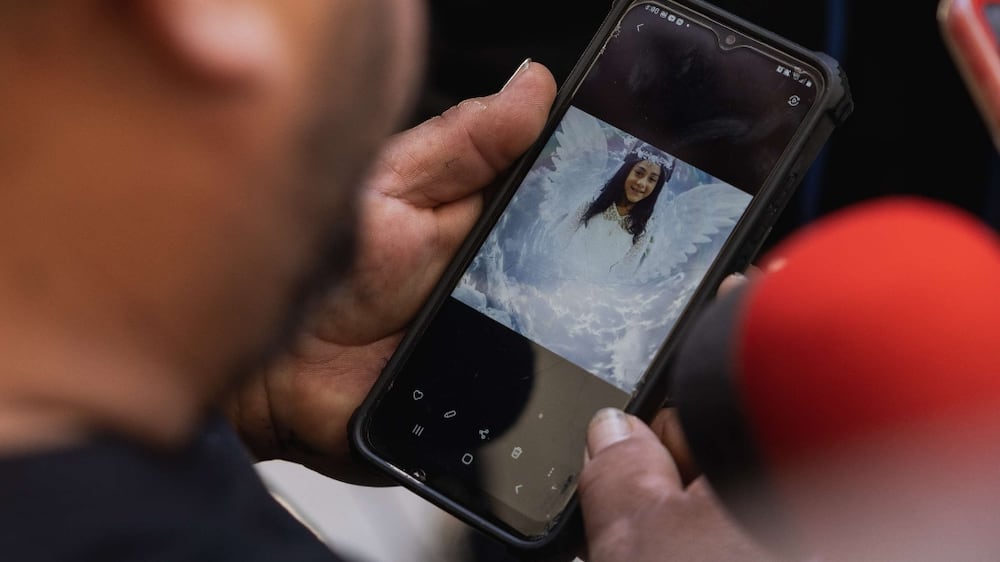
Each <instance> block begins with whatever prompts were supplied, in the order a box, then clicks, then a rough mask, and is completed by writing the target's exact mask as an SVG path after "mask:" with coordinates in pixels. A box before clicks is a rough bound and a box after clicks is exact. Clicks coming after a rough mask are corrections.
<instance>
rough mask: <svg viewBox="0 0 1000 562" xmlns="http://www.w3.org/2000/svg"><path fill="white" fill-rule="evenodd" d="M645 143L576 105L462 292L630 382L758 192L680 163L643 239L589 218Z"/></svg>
mask: <svg viewBox="0 0 1000 562" xmlns="http://www.w3.org/2000/svg"><path fill="white" fill-rule="evenodd" d="M637 142H639V141H637V140H636V139H633V138H632V137H628V136H626V135H624V134H623V133H622V132H621V131H619V130H617V129H615V128H613V127H611V126H610V125H608V124H607V123H604V122H603V121H600V120H598V119H596V118H594V117H592V116H590V115H588V114H587V113H584V112H583V111H580V110H577V109H575V108H571V109H570V110H569V111H568V112H567V114H566V116H565V118H564V119H563V122H562V123H561V125H560V127H559V129H558V130H557V131H556V133H555V135H554V136H553V138H552V139H551V140H550V141H549V144H548V145H547V146H546V147H545V150H543V152H542V156H541V157H540V158H539V160H538V162H536V164H535V166H534V167H533V168H532V170H531V171H530V172H529V173H528V174H527V176H526V177H525V181H524V185H523V186H522V188H521V189H520V190H519V191H518V193H517V194H515V195H514V197H513V198H512V199H511V202H510V204H509V205H508V208H507V210H506V211H505V212H504V214H503V216H502V217H501V219H500V221H499V222H498V224H497V226H496V228H495V229H494V231H493V232H492V233H491V235H490V236H489V237H488V238H487V240H486V242H485V244H484V245H483V247H482V248H481V249H480V251H479V253H478V254H477V256H476V258H475V259H474V261H473V263H472V265H471V267H470V269H469V271H468V273H467V274H466V275H465V276H464V277H463V279H462V280H461V282H460V284H459V286H458V287H457V288H456V290H455V292H454V296H455V298H457V299H458V300H460V301H462V302H464V303H465V304H467V305H469V306H471V307H473V308H476V309H478V310H480V311H481V312H483V313H484V314H487V315H488V316H490V317H492V318H493V319H495V320H497V321H498V322H500V323H502V324H504V325H506V326H507V327H509V328H511V329H513V330H515V331H518V332H519V333H521V334H522V335H524V336H526V337H528V338H529V339H531V340H533V341H535V342H536V343H538V344H540V345H542V346H544V347H546V348H548V349H550V350H552V351H554V352H556V353H558V354H560V355H562V356H563V357H565V358H566V359H568V360H570V361H572V362H574V363H576V364H578V365H580V366H581V367H583V368H585V369H586V370H588V371H590V372H591V373H594V374H596V375H598V376H600V377H601V378H603V379H605V380H607V381H608V382H610V383H612V384H615V385H616V386H619V387H620V388H622V389H624V390H626V391H631V388H632V386H634V383H635V381H636V380H638V378H639V377H640V376H641V375H642V372H643V370H644V366H645V365H646V364H647V363H648V361H649V359H650V358H651V357H652V354H653V353H655V351H656V349H657V348H658V347H659V344H660V342H661V341H662V339H663V337H664V336H665V335H666V333H667V332H668V331H669V329H670V327H671V326H672V325H673V323H674V321H675V320H676V318H677V316H678V315H679V314H680V309H681V307H682V306H681V305H682V303H683V302H684V301H685V300H686V296H687V295H689V294H690V293H691V292H693V291H694V289H695V288H696V287H697V285H698V283H699V282H700V280H701V278H702V274H703V273H704V269H705V267H707V265H708V263H709V262H710V260H711V256H712V255H714V251H713V250H714V249H715V248H717V247H718V246H720V245H721V244H722V242H723V241H724V240H725V238H726V237H727V236H728V235H729V232H731V230H732V227H733V226H734V225H735V224H736V221H737V220H738V218H739V216H740V214H741V213H742V211H743V210H744V209H745V208H746V206H747V204H748V203H749V200H750V196H749V195H747V194H746V193H744V192H742V191H739V190H737V189H735V188H733V187H732V186H729V185H727V184H724V183H721V182H717V181H715V180H713V179H711V178H710V177H709V176H706V175H705V174H703V173H701V172H698V171H697V170H696V169H694V168H693V167H691V166H689V165H687V164H684V163H681V162H676V163H674V164H673V165H674V166H675V169H674V174H673V175H672V177H671V179H670V181H669V182H668V184H667V186H665V187H664V190H665V191H664V193H662V194H661V196H660V198H659V200H658V201H657V206H656V208H655V209H654V211H653V214H652V216H651V218H650V219H649V221H648V222H647V224H646V231H645V232H644V233H643V234H642V236H640V238H639V240H638V241H636V242H635V243H634V244H633V243H632V234H629V233H628V232H625V231H624V230H623V229H621V228H620V226H619V225H617V224H612V223H611V221H609V220H604V219H601V217H600V216H595V217H593V218H592V219H591V221H590V222H589V223H588V225H587V226H586V227H584V226H583V225H582V223H581V222H580V217H581V215H582V212H583V209H585V208H586V207H587V205H588V204H589V203H590V202H591V201H592V200H593V198H594V197H595V196H596V194H597V192H598V191H599V190H600V187H601V186H602V185H603V184H604V182H605V181H607V179H608V178H609V177H611V176H612V175H613V173H614V171H615V169H617V167H618V166H619V165H620V164H621V162H622V161H623V159H624V156H625V154H626V153H627V152H628V151H629V150H631V149H633V148H634V147H635V144H636V143H637ZM654 150H655V149H654ZM664 157H665V158H669V157H667V156H666V155H664ZM674 186H677V187H676V188H675V187H674ZM675 189H677V191H675ZM599 219H600V220H599ZM602 220H603V221H604V222H601V221H602Z"/></svg>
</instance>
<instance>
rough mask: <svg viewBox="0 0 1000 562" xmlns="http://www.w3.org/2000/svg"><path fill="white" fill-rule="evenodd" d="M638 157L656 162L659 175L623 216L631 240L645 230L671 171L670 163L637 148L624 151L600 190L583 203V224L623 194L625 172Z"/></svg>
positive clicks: (629, 170) (672, 169)
mask: <svg viewBox="0 0 1000 562" xmlns="http://www.w3.org/2000/svg"><path fill="white" fill-rule="evenodd" d="M642 160H650V161H651V162H654V163H655V164H658V165H659V166H660V177H659V179H657V180H656V185H655V186H654V187H653V192H652V193H650V194H649V196H648V197H646V198H645V199H643V200H642V201H639V202H638V203H636V204H635V206H633V207H632V210H631V211H629V213H628V216H627V217H625V230H627V231H628V233H629V234H631V235H632V243H633V244H635V243H636V242H638V241H639V237H640V236H642V233H644V232H646V222H647V221H649V217H650V216H651V215H652V214H653V207H654V206H656V200H657V199H658V198H659V197H660V192H661V191H663V186H664V185H665V184H666V183H667V180H669V179H670V176H671V175H672V174H673V173H674V167H673V166H672V165H670V166H668V165H667V164H664V163H662V162H661V161H659V160H658V159H657V160H652V159H651V158H650V157H649V156H646V155H642V154H640V153H638V152H630V153H628V154H626V155H625V160H624V161H623V162H622V165H621V166H619V167H618V171H617V172H615V175H613V176H611V178H610V179H609V180H608V181H607V182H605V183H604V187H602V188H601V192H600V193H598V194H597V197H596V198H595V199H594V200H593V201H592V202H591V203H590V205H588V206H587V210H586V211H584V212H583V217H581V218H580V222H582V223H583V224H584V225H586V224H587V223H588V222H590V219H591V218H593V217H595V216H597V215H599V214H601V213H603V212H604V211H605V209H607V208H608V207H610V206H611V205H613V204H615V203H617V202H618V201H619V200H620V199H621V198H622V197H624V195H625V180H626V179H628V175H629V174H630V173H632V167H633V166H635V165H636V164H637V163H639V162H640V161H642Z"/></svg>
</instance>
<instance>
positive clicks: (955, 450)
mask: <svg viewBox="0 0 1000 562" xmlns="http://www.w3.org/2000/svg"><path fill="white" fill-rule="evenodd" d="M759 265H760V268H761V270H762V272H763V273H762V275H760V276H759V277H755V278H752V279H751V280H749V281H748V282H747V283H745V284H744V285H743V286H741V287H739V288H738V289H736V290H734V291H731V292H729V293H727V294H724V295H721V296H720V297H719V298H718V299H716V300H715V301H713V302H712V303H710V305H709V306H708V307H707V308H706V309H705V310H704V312H703V313H702V315H701V316H700V317H699V318H698V319H697V320H696V322H695V323H694V325H693V326H692V329H691V330H690V331H689V332H688V333H687V335H686V336H685V337H684V340H683V341H682V342H681V345H680V346H679V349H678V353H677V356H676V359H675V361H674V363H673V365H672V367H671V374H670V376H671V383H670V384H671V391H670V392H671V398H672V400H673V402H674V403H675V405H676V407H677V409H678V414H679V418H680V422H681V426H682V428H683V431H684V435H685V438H686V439H687V442H688V445H689V448H690V450H691V454H692V456H693V458H694V461H695V463H696V464H697V466H698V467H699V469H700V470H701V471H702V473H703V474H705V476H706V477H707V479H708V480H709V482H710V483H711V484H712V487H713V489H714V490H715V491H716V493H717V495H718V496H719V498H720V500H721V501H722V502H723V503H724V504H725V505H726V506H727V507H728V508H729V510H730V511H731V513H732V514H733V515H734V517H735V519H737V520H738V521H739V522H741V523H742V524H743V525H744V526H745V527H746V528H747V529H748V530H749V531H751V533H752V534H754V535H755V536H756V537H757V538H758V539H760V540H761V542H762V543H763V544H765V545H767V546H771V547H772V548H773V549H775V550H777V551H778V552H782V553H785V554H788V555H790V556H793V557H797V558H798V559H803V557H810V556H819V557H820V559H821V560H860V559H865V560H873V559H877V560H890V559H893V560H902V559H905V560H944V559H947V560H962V559H977V560H981V559H1000V238H998V235H997V233H996V232H995V231H993V230H991V229H990V228H989V227H988V226H986V225H985V224H983V223H982V222H981V221H980V220H979V219H978V218H976V217H975V216H972V215H970V214H968V213H967V212H965V211H963V210H960V209H958V208H955V207H952V206H950V205H947V204H945V203H942V202H936V201H933V200H928V199H923V198H919V197H915V196H890V197H883V198H880V199H873V200H869V201H867V202H863V203H860V204H855V205H854V206H851V207H847V208H844V209H841V210H839V211H836V212H834V213H831V214H829V215H827V216H826V217H823V218H821V219H819V220H817V221H814V222H813V223H811V224H810V225H808V226H806V227H804V228H802V229H800V230H799V231H798V232H796V233H793V234H792V235H791V236H790V237H788V238H787V239H786V240H784V241H783V242H781V243H780V244H779V245H778V246H776V247H775V248H774V249H773V250H771V251H769V252H768V253H767V254H766V255H765V256H764V257H763V259H762V260H761V261H760V262H759ZM984 556H985V558H984Z"/></svg>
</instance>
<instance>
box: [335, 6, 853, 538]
mask: <svg viewBox="0 0 1000 562" xmlns="http://www.w3.org/2000/svg"><path fill="white" fill-rule="evenodd" d="M852 107H853V104H852V101H851V96H850V92H849V88H848V85H847V81H846V78H845V74H844V72H843V71H842V69H841V68H840V65H839V64H838V63H837V62H836V61H834V60H833V59H831V58H830V57H828V56H827V55H825V54H823V53H818V52H815V51H813V50H809V49H806V48H803V47H801V46H799V45H796V44H793V43H791V42H789V41H787V40H785V39H783V38H781V37H779V36H776V35H774V34H772V33H770V32H768V31H765V30H763V29H760V28H759V27H757V26H755V25H753V24H751V23H749V22H747V21H744V20H742V19H740V18H738V17H735V16H733V15H731V14H729V13H727V12H725V11H722V10H720V9H719V8H717V7H714V6H712V5H710V4H707V3H704V2H701V1H697V0H676V1H674V0H663V1H645V0H644V1H636V0H622V1H619V2H618V3H616V4H615V5H614V6H613V7H612V9H611V11H610V12H609V14H608V16H607V18H606V19H605V20H604V22H603V23H602V24H601V27H600V29H599V30H598V32H597V34H596V35H595V38H594V39H593V41H592V42H591V43H590V44H589V46H588V47H587V48H586V50H585V52H584V53H583V55H582V57H581V58H580V60H579V62H578V63H577V64H576V66H575V67H574V69H573V70H572V71H571V72H570V74H569V75H568V77H567V79H566V81H565V82H564V83H563V84H562V85H561V87H560V91H559V93H558V95H557V99H556V102H555V104H554V106H553V109H552V112H551V118H550V120H549V122H548V124H547V125H546V127H545V129H544V131H543V133H542V135H541V137H540V138H539V140H538V142H536V143H535V144H534V146H533V147H532V148H531V149H530V150H529V151H528V152H527V154H525V156H524V157H523V158H522V159H521V160H520V161H519V162H518V163H517V164H516V165H515V166H513V167H512V168H511V171H510V172H509V174H508V177H507V181H506V182H505V184H504V186H503V187H502V188H501V189H500V190H499V191H498V193H497V194H496V195H495V196H494V197H492V198H491V200H490V204H489V205H487V208H486V209H485V210H484V213H483V216H482V218H481V220H480V221H479V222H478V223H477V225H476V226H475V227H474V228H473V230H472V232H471V233H470V235H469V237H468V238H467V240H466V241H465V243H464V244H463V246H462V247H461V249H460V250H459V252H458V254H457V256H456V258H455V259H454V261H453V263H451V265H450V266H449V268H448V269H447V271H446V272H445V274H444V275H443V277H442V279H441V281H440V284H439V285H438V286H437V288H436V289H435V291H434V292H433V294H432V295H431V297H430V298H429V300H428V302H427V303H426V305H425V306H424V307H423V308H422V310H421V311H420V313H419V314H418V316H417V318H416V319H415V320H414V322H413V323H412V324H411V326H410V328H409V329H408V331H407V333H406V335H405V337H404V338H403V340H402V342H401V344H400V346H399V348H398V350H397V351H396V352H395V354H394V355H393V356H392V357H391V358H390V360H389V361H388V363H387V365H386V366H385V368H384V370H383V372H382V374H381V376H380V378H379V379H378V381H377V382H376V384H375V386H374V388H373V389H372V391H371V392H370V394H369V395H368V397H367V399H366V400H365V401H364V403H363V404H362V406H361V407H360V408H359V409H358V410H357V412H356V413H355V416H354V417H353V419H352V424H351V426H352V430H351V438H352V443H353V445H354V448H355V451H356V452H357V454H358V455H359V456H360V457H361V458H362V459H364V460H365V461H367V462H369V463H371V465H372V466H373V467H375V468H376V469H377V470H379V471H382V472H384V473H386V474H388V475H389V476H391V477H392V478H394V479H395V481H397V482H398V483H400V484H402V485H403V486H405V487H407V488H409V489H411V490H413V491H414V492H416V493H417V494H419V495H421V496H423V497H424V498H426V499H427V500H430V501H431V502H433V503H435V504H437V505H438V506H440V507H441V508H443V509H445V510H447V511H448V512H450V513H452V514H453V515H455V516H456V517H458V518H459V519H461V520H463V521H465V522H466V523H468V524H470V525H472V526H473V527H475V528H476V529H479V530H480V531H482V532H484V533H486V534H488V535H490V536H492V537H494V538H495V539H497V540H499V541H501V542H502V543H504V544H506V545H508V546H509V547H510V548H511V549H512V550H513V551H515V552H520V553H539V552H545V551H547V550H549V551H551V550H553V549H557V548H562V547H564V546H565V545H567V544H572V543H573V541H575V540H578V538H579V529H580V524H579V523H580V518H579V513H578V509H577V499H576V493H575V492H576V485H577V478H578V475H579V474H580V471H581V468H582V466H583V462H584V443H585V436H586V429H587V424H588V422H589V420H590V418H591V417H592V416H593V414H594V413H595V412H596V411H597V410H598V409H600V408H602V407H604V406H615V407H618V408H622V409H624V410H626V411H628V412H632V413H635V414H637V415H639V416H640V417H642V418H644V419H649V418H650V417H651V416H652V415H653V414H654V413H655V412H656V410H657V409H658V408H660V407H661V406H662V405H663V403H664V401H665V400H666V399H667V398H668V397H667V396H666V394H665V391H666V388H667V386H668V382H667V381H666V380H665V378H666V377H665V372H666V370H667V365H668V364H669V362H670V359H671V354H672V352H673V349H674V347H675V342H677V341H678V339H679V338H680V335H681V334H682V333H683V330H684V328H685V327H686V326H687V325H688V323H689V321H690V320H691V318H692V316H693V315H694V314H696V313H697V311H698V309H699V308H700V307H702V306H703V305H704V304H705V303H707V302H708V300H709V299H711V298H712V297H714V294H715V291H716V288H717V287H718V284H719V282H720V281H721V280H722V279H723V278H724V277H725V276H726V275H727V274H730V273H732V272H734V271H739V270H742V269H743V268H745V267H746V266H747V265H748V264H749V263H750V262H751V260H752V259H753V257H754V255H755V253H756V252H757V251H758V250H759V248H760V245H761V243H762V241H763V240H764V238H765V236H766V235H767V234H768V231H769V229H770V228H771V226H772V225H773V224H774V222H775V221H776V218H777V217H778V214H779V213H780V212H781V210H782V209H783V207H784V206H785V204H786V203H787V201H788V199H789V197H790V196H791V194H792V193H793V191H794V189H795V187H796V186H797V185H798V184H799V182H800V180H801V178H802V177H803V175H804V174H805V173H806V172H807V170H808V168H809V166H810V164H811V162H812V161H813V160H814V158H815V156H816V155H817V152H818V151H819V150H820V148H821V147H822V146H823V145H824V143H825V142H826V140H827V138H828V137H829V135H830V134H831V133H832V132H833V131H834V130H835V128H836V127H837V126H839V125H840V124H841V123H842V122H843V120H844V119H845V118H846V117H847V116H848V115H849V114H850V112H851V110H852Z"/></svg>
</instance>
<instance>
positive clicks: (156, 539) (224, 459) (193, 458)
mask: <svg viewBox="0 0 1000 562" xmlns="http://www.w3.org/2000/svg"><path fill="white" fill-rule="evenodd" d="M0 525H2V526H3V528H4V533H0V552H3V553H4V555H3V557H4V558H5V559H10V560H22V559H23V560H53V561H55V560H83V559H86V560H90V559H94V560H99V559H103V560H171V561H173V560H213V561H226V560H234V561H235V560H240V561H241V562H242V561H249V560H279V559H280V560H288V561H297V560H309V561H314V560H315V561H321V560H322V561H336V560H339V559H338V558H337V557H336V556H335V555H334V554H333V553H332V552H331V551H330V550H329V549H328V548H327V547H326V545H324V544H323V543H322V542H321V541H320V540H319V539H318V538H317V537H316V536H315V535H314V534H313V533H312V532H311V531H310V530H309V529H307V528H306V527H305V526H303V525H302V524H301V523H300V522H299V521H298V520H297V519H296V518H294V517H293V516H292V515H291V514H290V513H289V512H288V511H287V510H286V509H285V508H284V507H283V506H282V505H281V504H280V503H279V502H277V501H276V500H275V499H274V498H273V496H272V495H271V494H270V492H269V491H268V489H267V487H266V486H265V485H264V484H263V482H262V481H261V479H260V476H259V475H258V473H257V472H256V470H255V469H254V467H253V464H252V462H251V460H250V458H249V457H248V456H247V454H246V452H245V451H244V450H243V448H242V445H241V444H240V443H239V441H238V439H237V438H236V436H235V435H234V434H233V433H232V431H231V430H229V429H228V426H226V425H225V424H224V423H213V424H209V425H206V427H205V428H204V431H202V433H201V434H200V435H199V436H198V438H197V439H196V440H195V441H194V442H192V443H191V444H190V445H189V446H188V447H186V448H185V449H183V450H180V451H172V452H169V453H168V452H162V451H153V450H149V449H146V448H143V447H140V446H138V445H136V444H133V443H129V442H127V441H124V440H121V439H117V438H110V437H103V438H99V439H96V440H93V441H91V442H88V443H86V444H83V445H79V446H75V447H71V448H64V449H60V450H52V451H45V452H35V453H31V454H21V455H16V456H6V457H4V456H0ZM8 556H9V557H8Z"/></svg>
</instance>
